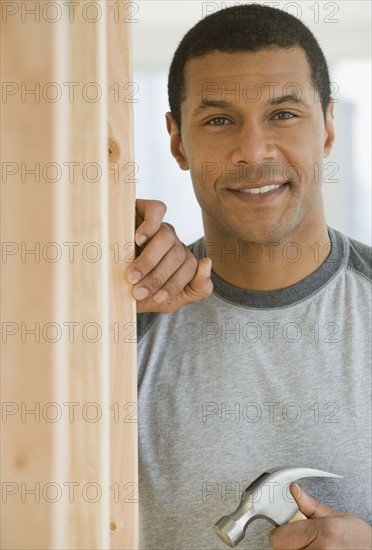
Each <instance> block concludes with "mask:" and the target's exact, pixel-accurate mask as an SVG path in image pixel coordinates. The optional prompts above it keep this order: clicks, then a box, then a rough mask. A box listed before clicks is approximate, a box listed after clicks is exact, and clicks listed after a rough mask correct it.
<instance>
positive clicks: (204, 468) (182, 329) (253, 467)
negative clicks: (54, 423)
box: [138, 228, 372, 550]
mask: <svg viewBox="0 0 372 550" xmlns="http://www.w3.org/2000/svg"><path fill="white" fill-rule="evenodd" d="M328 231H329V236H330V239H331V243H332V249H331V253H330V255H329V257H328V258H327V260H326V261H325V262H324V263H323V264H322V265H321V266H320V267H319V268H318V269H317V270H316V271H314V272H313V273H312V274H311V275H309V276H308V277H306V278H305V279H303V280H302V281H300V282H299V283H297V284H295V285H292V286H290V287H288V288H284V289H281V290H275V291H247V290H244V289H241V288H237V287H234V286H232V285H230V284H228V283H226V282H225V281H223V280H222V279H220V278H219V277H217V276H216V275H215V274H213V273H212V279H213V283H214V291H213V294H212V295H211V296H210V297H209V298H207V299H206V300H203V301H201V302H198V303H195V304H192V305H190V306H187V307H184V308H182V309H181V310H179V311H176V312H175V313H171V314H140V315H139V319H138V339H139V344H138V367H139V371H138V376H139V468H140V469H139V476H140V485H139V495H140V548H141V550H145V549H146V550H147V549H156V550H168V549H169V550H171V549H172V550H189V549H190V550H191V549H193V550H194V549H196V550H217V549H224V548H227V546H226V545H225V544H224V543H223V542H222V541H221V540H220V539H219V538H218V537H217V536H216V535H215V533H214V531H213V525H214V523H215V521H216V520H218V519H219V518H220V517H221V516H222V515H225V514H228V513H230V512H232V511H233V510H234V509H235V508H236V507H237V505H238V503H239V501H240V495H241V492H242V491H243V490H244V489H245V487H246V486H247V485H248V484H249V483H251V482H252V481H253V480H254V479H255V478H257V477H258V476H259V475H260V474H261V473H263V472H264V471H265V470H267V469H270V468H274V467H276V466H281V465H293V466H306V467H310V468H316V469H320V470H325V471H328V472H333V473H336V474H340V475H343V476H344V479H340V480H339V479H336V480H329V479H328V480H327V479H320V480H319V479H315V480H307V481H306V482H300V485H301V486H302V487H304V488H305V489H307V490H308V491H309V492H310V493H311V494H313V495H314V496H316V497H318V498H319V499H320V500H321V501H323V502H325V503H326V504H327V505H329V506H331V507H333V508H337V509H340V510H344V511H346V512H349V513H352V514H354V515H357V516H359V517H361V518H362V519H364V520H366V521H370V520H371V280H372V267H371V249H370V248H369V247H367V246H366V245H364V244H361V243H359V242H356V241H353V240H351V239H348V238H347V237H345V236H344V235H342V234H341V233H339V232H337V231H335V230H333V229H331V228H328ZM203 247H204V242H203V240H202V239H201V240H199V241H197V242H196V243H194V245H192V247H191V248H192V250H193V252H194V253H195V255H196V256H197V257H202V256H203V255H204V253H203ZM272 528H273V526H272V525H271V524H269V523H268V522H267V521H265V520H263V519H258V520H255V521H254V522H253V523H251V524H250V526H249V527H248V530H247V533H246V537H245V539H244V540H243V541H242V542H241V543H240V545H239V548H241V549H242V550H244V549H248V548H249V549H250V550H266V549H269V548H270V545H269V542H268V533H269V532H270V530H271V529H272Z"/></svg>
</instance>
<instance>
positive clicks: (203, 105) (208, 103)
mask: <svg viewBox="0 0 372 550" xmlns="http://www.w3.org/2000/svg"><path fill="white" fill-rule="evenodd" d="M208 107H212V108H213V107H214V108H216V109H218V108H220V109H229V108H231V107H233V104H232V103H229V102H228V101H222V100H219V99H202V100H201V102H200V103H199V105H198V106H197V108H196V109H195V111H194V112H193V114H192V116H196V115H198V114H200V113H201V112H203V111H205V110H206V109H208Z"/></svg>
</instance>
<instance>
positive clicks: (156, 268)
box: [127, 199, 213, 313]
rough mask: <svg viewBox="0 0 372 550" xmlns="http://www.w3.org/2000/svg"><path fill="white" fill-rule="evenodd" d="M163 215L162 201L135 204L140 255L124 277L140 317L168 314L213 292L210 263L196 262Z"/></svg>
mask: <svg viewBox="0 0 372 550" xmlns="http://www.w3.org/2000/svg"><path fill="white" fill-rule="evenodd" d="M165 212H166V206H165V204H164V203H163V202H161V201H153V200H143V199H137V201H136V215H137V220H136V227H137V229H136V234H135V241H136V244H137V245H138V246H139V247H140V254H139V256H138V257H137V258H136V260H135V261H134V262H133V264H132V265H131V266H130V267H129V268H128V271H127V277H128V281H129V282H130V283H132V284H133V295H134V296H135V298H136V299H137V310H138V312H139V313H142V312H150V311H151V312H159V313H171V312H172V311H175V310H177V309H179V308H180V307H182V306H185V305H188V304H191V303H193V302H197V301H198V300H202V299H204V298H207V297H208V296H209V295H210V294H211V292H212V289H213V284H212V281H211V278H210V273H211V267H212V262H211V260H210V259H209V258H202V259H201V260H199V262H198V261H197V259H196V258H195V256H194V255H193V254H192V253H191V252H190V250H189V249H188V248H187V247H186V246H185V245H184V244H183V243H182V242H181V241H180V240H179V239H178V237H177V235H176V232H175V230H174V228H173V226H172V225H170V224H168V223H163V221H162V220H163V218H164V215H165Z"/></svg>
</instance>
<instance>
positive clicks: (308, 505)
mask: <svg viewBox="0 0 372 550" xmlns="http://www.w3.org/2000/svg"><path fill="white" fill-rule="evenodd" d="M290 491H291V494H292V496H293V498H294V499H295V501H296V502H297V504H298V506H299V507H300V511H301V512H302V513H303V514H304V515H305V516H306V517H307V518H309V519H310V518H312V519H314V518H322V517H325V516H336V515H338V514H337V511H336V510H334V509H333V508H330V507H329V506H326V504H324V503H323V502H320V500H318V499H317V498H315V497H313V496H311V495H308V494H307V493H306V492H305V491H304V490H303V489H302V488H301V487H300V486H299V485H297V483H292V485H291V486H290Z"/></svg>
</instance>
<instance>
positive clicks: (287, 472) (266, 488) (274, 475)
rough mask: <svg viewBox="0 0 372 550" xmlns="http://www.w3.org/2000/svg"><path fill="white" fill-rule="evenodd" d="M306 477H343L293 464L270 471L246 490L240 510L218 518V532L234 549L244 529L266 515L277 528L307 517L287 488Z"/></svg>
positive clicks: (243, 533) (242, 536) (215, 526)
mask: <svg viewBox="0 0 372 550" xmlns="http://www.w3.org/2000/svg"><path fill="white" fill-rule="evenodd" d="M307 477H334V478H342V477H343V476H339V475H336V474H330V473H329V472H322V471H321V470H314V469H313V468H296V467H291V466H284V467H279V468H273V469H271V470H267V471H266V472H264V473H263V474H261V475H260V476H259V477H258V478H257V479H255V480H254V481H253V482H252V483H251V484H250V485H249V486H248V487H247V488H246V489H245V490H244V491H243V493H242V497H241V500H240V504H239V506H238V507H237V509H236V510H235V511H234V512H233V513H232V514H230V515H228V516H223V517H222V518H221V519H219V520H218V521H217V523H216V524H215V525H214V530H215V532H216V533H217V535H218V536H219V537H220V538H221V539H222V540H223V542H225V543H226V544H227V545H228V546H230V547H231V548H235V546H237V545H238V544H239V542H241V541H242V540H243V539H244V536H245V531H246V529H247V527H248V525H249V524H250V523H251V521H253V520H254V519H257V518H265V519H267V520H268V521H270V523H272V524H273V525H275V527H278V525H283V523H289V522H290V521H298V520H301V519H307V517H306V516H305V515H304V514H302V512H300V510H299V507H298V504H297V502H296V501H295V500H294V498H293V497H292V495H291V494H290V493H289V491H288V489H289V486H290V484H291V483H293V482H294V481H297V480H298V479H302V478H307ZM274 495H275V498H274Z"/></svg>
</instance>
